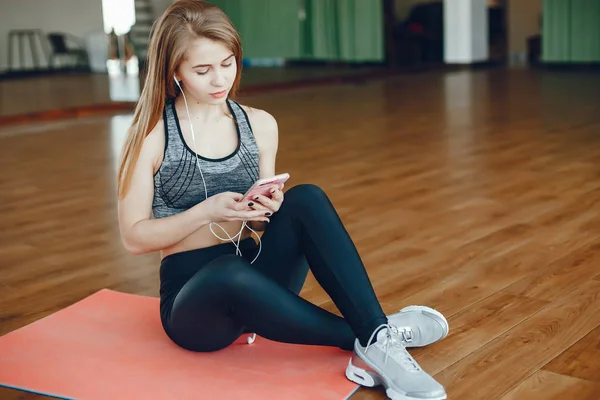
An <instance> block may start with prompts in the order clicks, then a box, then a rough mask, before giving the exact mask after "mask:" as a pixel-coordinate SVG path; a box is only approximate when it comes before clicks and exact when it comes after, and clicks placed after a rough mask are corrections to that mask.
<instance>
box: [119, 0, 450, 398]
mask: <svg viewBox="0 0 600 400" xmlns="http://www.w3.org/2000/svg"><path fill="white" fill-rule="evenodd" d="M241 60H242V49H241V46H240V40H239V37H238V34H237V32H236V31H235V28H234V27H233V26H232V24H231V22H230V21H229V20H228V18H227V17H226V16H225V15H224V13H223V12H222V11H221V10H220V9H219V8H217V7H215V6H213V5H211V4H209V3H205V2H203V1H200V0H179V1H176V2H175V3H173V4H172V5H171V6H170V7H169V8H168V9H167V10H166V11H165V13H164V14H163V15H162V16H161V18H160V19H159V20H158V21H157V22H156V24H155V26H154V29H153V33H152V38H151V42H150V48H149V54H148V74H147V80H146V83H145V86H144V89H143V91H142V95H141V98H140V101H139V103H138V105H137V108H136V110H135V115H134V120H133V124H132V127H131V129H130V132H129V135H128V137H127V140H126V143H125V146H124V149H123V153H122V159H121V165H120V168H119V223H120V229H121V236H122V241H123V244H124V246H125V248H126V249H127V250H128V251H130V252H131V253H134V254H141V253H148V252H154V251H160V254H161V266H160V279H161V286H160V301H161V308H160V312H161V320H162V324H163V327H164V330H165V332H166V334H167V335H168V336H169V338H170V339H171V340H172V341H173V342H174V343H176V344H177V345H179V346H181V347H183V348H185V349H189V350H191V351H199V352H207V351H216V350H220V349H223V348H225V347H227V346H228V345H230V344H231V343H233V342H234V341H235V340H236V339H237V338H239V337H240V335H242V334H243V333H244V332H254V333H256V334H258V335H260V336H263V337H265V338H268V339H271V340H275V341H280V342H286V343H296V344H309V345H322V346H336V347H339V348H342V349H345V350H349V351H353V354H352V357H351V359H350V362H349V364H348V366H347V370H346V376H347V377H348V378H349V379H351V380H352V381H354V382H356V383H359V384H362V385H365V386H375V385H379V384H383V385H385V387H386V388H387V393H388V396H390V397H391V398H392V399H417V398H418V399H445V398H446V395H445V392H444V389H443V387H442V386H441V385H440V384H439V383H437V382H436V381H435V380H434V379H433V378H432V377H430V376H429V375H428V374H426V373H425V372H424V371H422V370H421V368H420V367H419V366H418V364H417V363H416V362H415V360H414V359H413V358H412V357H411V356H410V355H409V354H408V352H407V351H406V349H405V346H425V345H427V344H430V343H433V342H435V341H437V340H440V339H442V338H443V337H444V336H446V335H447V333H448V324H447V322H446V320H445V319H444V317H443V316H442V315H441V314H440V313H438V312H436V311H434V310H432V309H430V308H427V307H407V308H406V309H404V310H401V311H400V312H399V313H397V314H394V315H392V316H390V317H389V318H388V317H386V315H385V314H384V313H383V311H382V309H381V307H380V305H379V303H378V300H377V298H376V295H375V293H374V291H373V288H372V285H371V282H370V280H369V278H368V276H367V274H366V271H365V268H364V266H363V264H362V262H361V259H360V257H359V255H358V254H357V251H356V248H355V247H354V244H353V243H352V241H351V239H350V237H349V236H348V234H347V232H346V230H345V228H344V227H343V225H342V223H341V221H340V219H339V217H338V215H337V213H336V211H335V210H334V208H333V206H332V204H331V203H330V201H329V200H328V198H327V196H326V195H325V193H324V192H323V191H322V190H321V189H319V188H318V187H316V186H314V185H300V186H296V187H293V188H291V189H289V190H288V191H287V192H286V193H285V201H284V193H283V187H282V186H281V187H279V188H276V189H274V190H273V191H272V193H271V195H270V196H257V197H255V198H254V199H253V200H252V201H250V202H246V201H244V202H241V201H240V200H241V198H242V193H245V192H246V190H247V189H248V188H249V187H250V186H251V185H252V184H253V183H254V182H255V181H256V180H257V179H259V178H264V177H271V176H273V175H274V174H275V158H276V153H277V146H278V129H277V123H276V121H275V119H274V118H273V117H272V116H271V115H270V114H268V113H267V112H265V111H263V110H258V109H252V108H250V107H246V106H241V105H240V104H238V103H237V102H235V101H233V100H231V98H232V97H233V96H234V95H235V93H236V90H237V88H238V85H239V81H240V73H241ZM259 230H260V231H264V232H263V234H262V237H261V238H259V240H260V243H259V244H258V245H257V243H256V242H255V241H254V240H253V238H252V237H251V235H252V232H255V231H259ZM223 236H225V238H224V237H223ZM257 236H258V235H257ZM227 237H229V238H230V239H231V240H230V241H227V240H228V239H227ZM223 239H225V242H223ZM327 242H329V243H327ZM308 267H310V269H311V271H312V272H313V274H314V276H315V277H316V279H317V280H318V282H319V284H320V285H321V286H322V287H323V288H324V289H325V290H326V291H327V293H328V294H329V295H330V296H331V298H332V299H333V301H334V302H335V304H336V306H337V307H338V309H339V310H340V312H341V314H342V315H343V318H342V317H338V316H337V315H335V314H332V313H329V312H327V311H325V310H324V309H321V308H319V307H317V306H316V305H314V304H312V303H310V302H308V301H306V300H304V299H302V298H301V297H300V296H299V295H298V294H299V292H300V289H301V287H302V284H303V283H304V280H305V278H306V275H307V272H308Z"/></svg>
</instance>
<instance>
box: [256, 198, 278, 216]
mask: <svg viewBox="0 0 600 400" xmlns="http://www.w3.org/2000/svg"><path fill="white" fill-rule="evenodd" d="M252 201H253V202H255V203H259V204H261V205H263V206H265V207H266V208H268V209H269V210H271V211H273V212H274V211H277V210H278V209H279V202H277V201H275V200H273V199H270V198H268V197H266V196H263V195H261V194H259V195H256V196H255V197H254V198H253V199H252Z"/></svg>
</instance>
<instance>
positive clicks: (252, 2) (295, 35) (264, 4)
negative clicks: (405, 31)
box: [212, 0, 384, 62]
mask: <svg viewBox="0 0 600 400" xmlns="http://www.w3.org/2000/svg"><path fill="white" fill-rule="evenodd" d="M212 3H214V4H215V5H217V6H219V7H221V8H222V9H223V11H225V13H227V15H228V16H229V18H231V20H232V22H233V23H234V24H235V26H236V27H237V29H238V31H239V32H240V37H241V39H242V44H243V46H244V55H245V57H247V58H261V57H282V58H287V59H296V60H298V59H304V60H329V61H332V60H333V61H346V62H368V61H374V62H379V61H383V59H384V38H383V0H212ZM303 9H304V10H305V11H306V18H305V19H302V18H299V15H300V11H301V10H303Z"/></svg>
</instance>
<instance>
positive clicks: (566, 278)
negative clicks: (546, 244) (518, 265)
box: [504, 243, 600, 301]
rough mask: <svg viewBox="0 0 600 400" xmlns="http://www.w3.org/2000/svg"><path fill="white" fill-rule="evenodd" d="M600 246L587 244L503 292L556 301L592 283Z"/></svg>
mask: <svg viewBox="0 0 600 400" xmlns="http://www.w3.org/2000/svg"><path fill="white" fill-rule="evenodd" d="M599 250H600V243H594V244H592V245H586V246H584V247H582V248H579V249H577V250H576V251H573V252H572V253H570V254H568V255H567V256H565V257H563V258H561V259H558V260H556V261H555V262H553V263H552V264H550V265H548V267H547V268H543V269H540V270H539V271H537V272H536V273H533V274H531V275H529V276H526V277H524V278H523V279H521V280H519V281H518V282H515V283H514V284H512V285H511V286H509V287H508V288H506V289H505V290H504V291H505V292H507V293H512V294H517V295H521V296H528V297H535V298H537V299H541V300H548V301H552V300H556V299H559V298H560V297H562V296H564V295H565V294H566V293H567V292H568V291H569V290H573V289H575V288H577V287H578V286H579V285H581V284H583V283H585V282H587V281H589V280H591V279H592V278H593V277H594V276H595V275H596V273H597V266H598V263H599V262H600V251H599Z"/></svg>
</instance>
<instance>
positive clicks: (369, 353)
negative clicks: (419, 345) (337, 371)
mask: <svg viewBox="0 0 600 400" xmlns="http://www.w3.org/2000/svg"><path fill="white" fill-rule="evenodd" d="M380 328H383V329H381V330H379V332H378V333H377V339H376V340H375V341H373V339H374V336H375V332H373V335H371V338H370V339H369V343H367V346H366V347H363V346H362V345H361V344H360V342H359V341H358V339H357V340H356V341H355V342H354V353H353V355H352V358H351V359H350V361H349V362H348V366H347V367H346V377H347V378H348V379H349V380H351V381H352V382H355V383H357V384H359V385H362V386H368V387H374V386H378V385H383V386H384V387H385V388H386V394H387V396H388V397H389V398H390V399H392V400H446V399H447V397H446V391H445V390H444V387H443V386H442V385H440V384H439V383H438V382H437V381H436V380H435V379H433V378H432V377H431V376H430V375H429V374H427V373H426V372H425V371H423V370H422V369H421V367H420V366H419V364H417V362H416V361H415V359H414V358H412V356H411V355H410V354H409V353H408V351H407V350H406V348H405V347H404V345H403V344H402V339H401V334H400V332H399V331H398V330H397V328H396V327H395V326H393V325H390V324H388V325H381V326H380V327H379V328H378V329H380ZM376 332H377V331H376Z"/></svg>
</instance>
